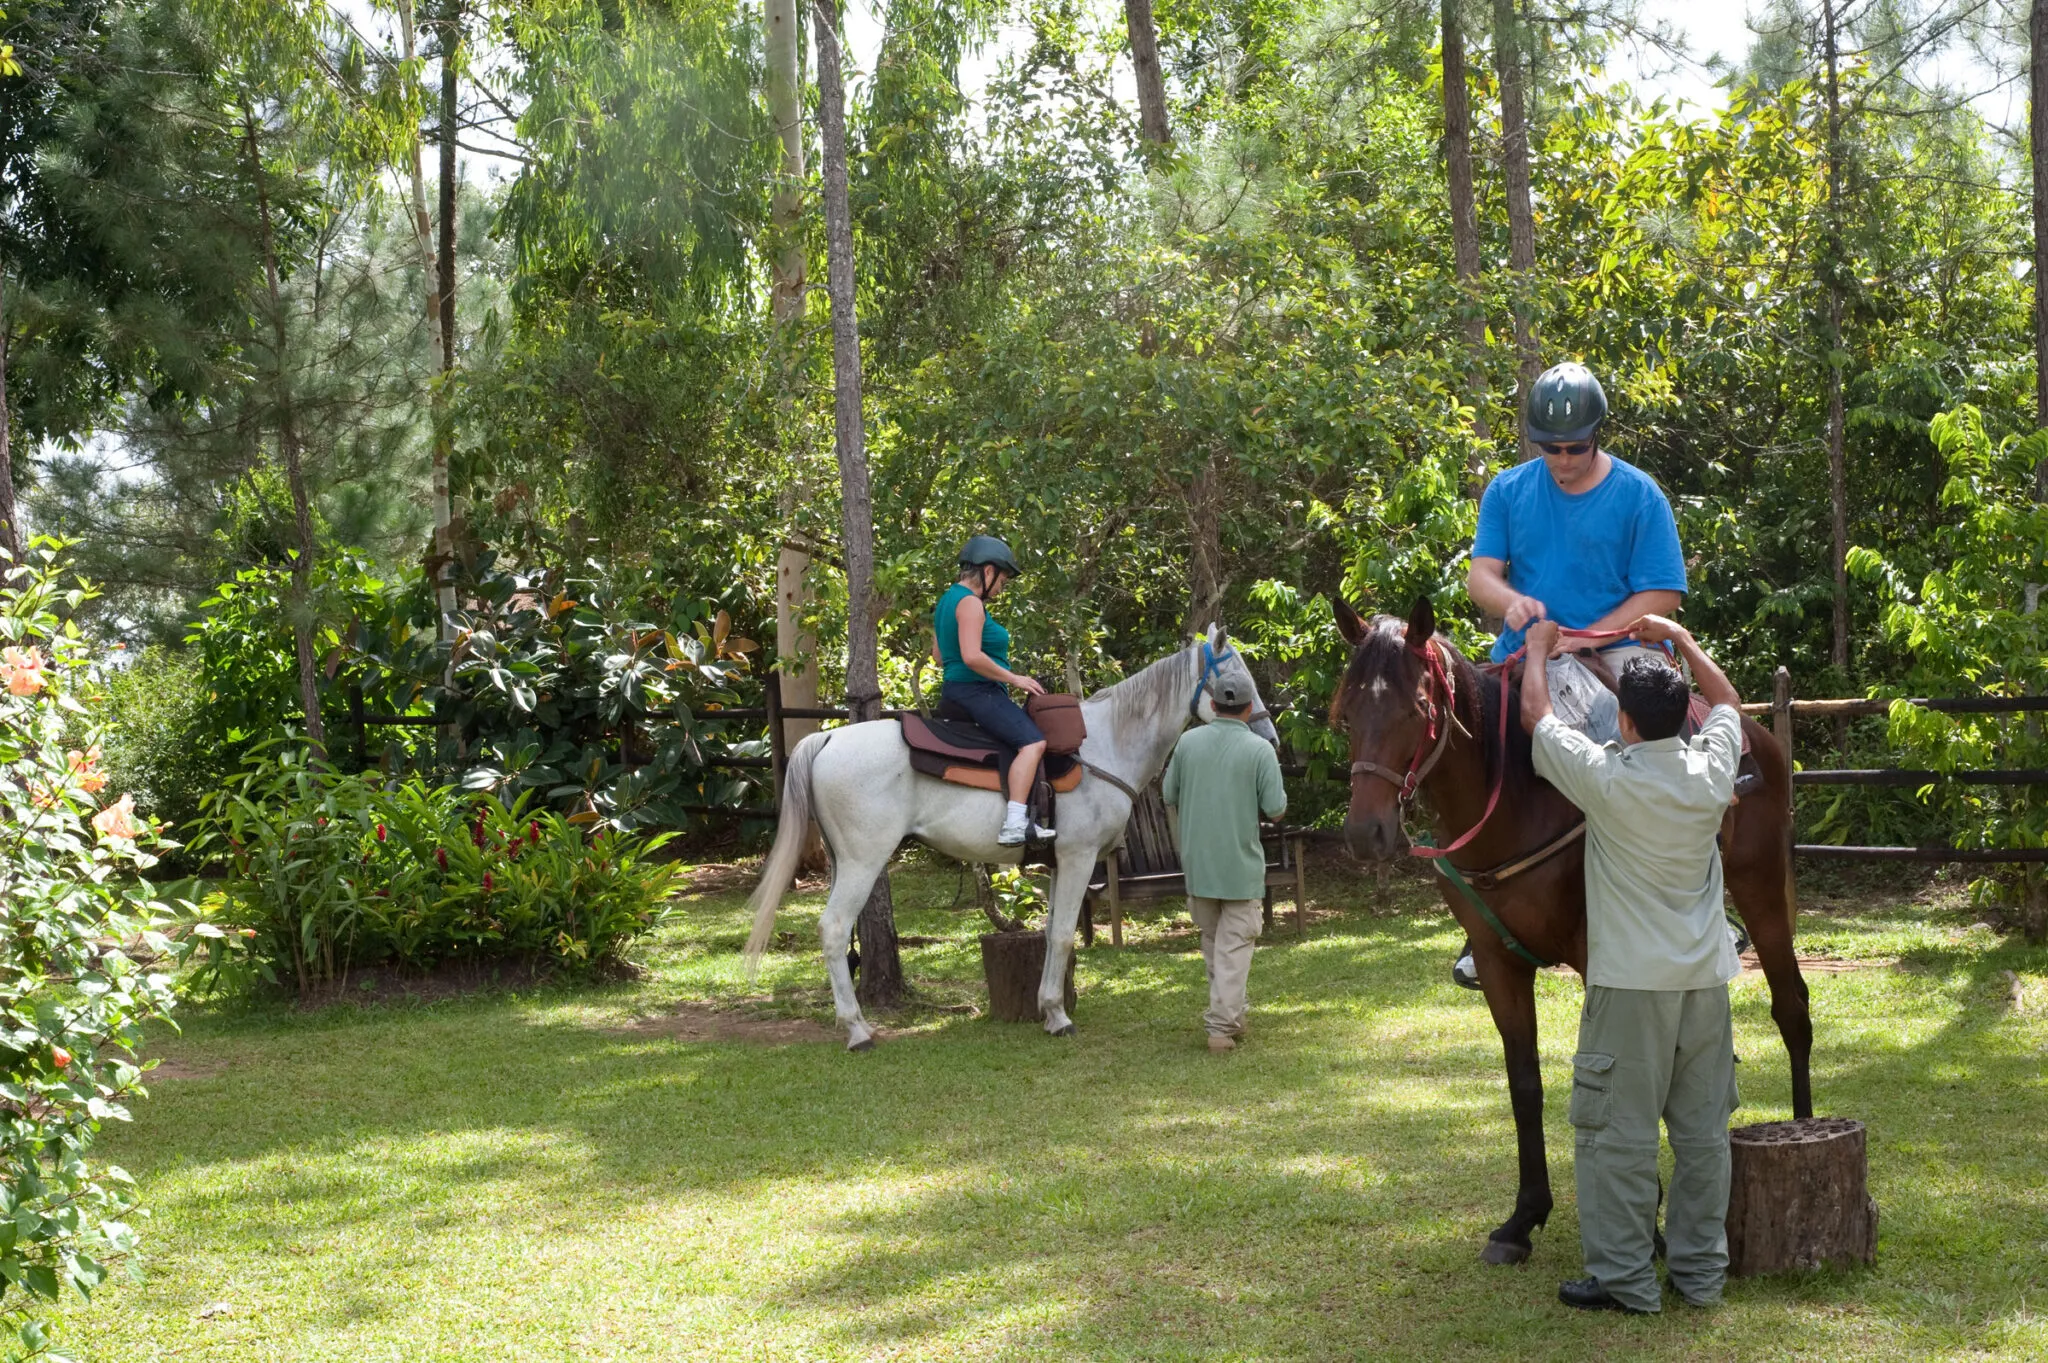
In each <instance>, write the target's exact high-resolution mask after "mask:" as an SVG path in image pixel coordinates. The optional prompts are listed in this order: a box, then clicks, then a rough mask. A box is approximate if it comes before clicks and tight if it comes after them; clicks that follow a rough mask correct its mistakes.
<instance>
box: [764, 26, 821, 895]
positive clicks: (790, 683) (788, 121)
mask: <svg viewBox="0 0 2048 1363" xmlns="http://www.w3.org/2000/svg"><path fill="white" fill-rule="evenodd" d="M761 21H762V26H763V29H764V31H765V33H764V36H765V37H766V39H767V54H768V112H769V116H770V117H771V118H772V119H773V120H774V123H775V138H776V141H777V143H778V144H779V145H780V148H781V164H780V165H779V166H778V168H777V173H776V180H775V191H774V193H773V195H772V196H771V198H770V202H769V225H770V232H771V235H772V241H771V246H770V250H769V272H770V280H769V306H770V314H771V316H772V317H773V319H774V323H775V339H774V346H775V361H776V363H775V369H776V379H777V384H778V386H779V388H780V389H781V391H780V392H779V393H778V394H777V395H776V419H777V422H778V429H777V432H776V442H777V444H778V446H779V447H780V451H781V454H782V464H783V471H784V472H783V477H784V483H783V490H782V498H781V510H782V519H783V522H784V525H783V536H782V542H781V544H780V545H779V546H778V547H777V549H776V555H775V656H776V659H777V660H778V663H779V665H780V666H781V667H782V669H783V671H782V682H781V685H782V699H783V703H784V704H785V705H788V706H792V707H794V708H796V709H815V708H817V704H818V662H817V653H818V639H817V636H816V635H815V634H814V633H812V632H811V630H810V629H809V628H807V627H806V625H805V621H806V620H807V619H808V618H809V617H810V614H811V611H812V609H813V606H814V603H815V602H816V599H817V596H816V592H815V590H814V588H813V587H812V585H811V577H810V573H811V552H810V546H809V544H808V543H807V542H806V541H804V540H803V539H801V538H800V537H799V536H798V535H797V534H796V533H795V526H794V522H795V519H796V512H797V509H798V507H800V506H801V505H802V504H803V502H804V501H805V498H804V495H803V479H804V460H803V458H802V451H801V450H800V449H798V448H795V443H796V441H797V438H798V437H797V431H796V422H795V420H794V411H795V401H794V391H793V390H794V387H795V380H796V374H795V370H796V363H795V361H796V352H797V349H798V347H799V346H800V345H801V343H802V337H803V316H804V287H805V284H806V283H807V278H808V275H809V270H810V266H809V261H808V260H807V259H806V256H805V251H804V241H803V186H804V122H803V115H804V110H803V82H804V72H803V48H802V43H801V39H802V36H803V23H802V14H801V11H800V10H799V9H798V6H797V0H766V3H765V4H764V5H763V6H762V12H761ZM817 727H818V725H817V721H816V720H807V719H798V720H784V721H783V722H782V730H783V745H784V747H785V749H788V748H793V747H795V746H796V744H797V742H798V741H799V740H801V739H802V738H803V737H804V736H805V735H807V734H809V733H811V732H812V731H813V730H815V729H816V728H817ZM817 850H821V849H817ZM815 859H816V858H815V857H814V856H812V855H807V856H806V858H805V860H806V861H812V860H815Z"/></svg>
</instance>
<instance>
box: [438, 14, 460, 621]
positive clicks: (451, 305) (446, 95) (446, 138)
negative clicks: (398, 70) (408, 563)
mask: <svg viewBox="0 0 2048 1363" xmlns="http://www.w3.org/2000/svg"><path fill="white" fill-rule="evenodd" d="M438 36H439V39H440V47H441V101H440V111H439V118H438V124H439V126H438V128H437V130H436V131H437V133H438V135H439V141H440V148H439V150H440V153H441V184H440V221H439V224H438V226H439V229H440V231H439V239H438V242H437V244H436V250H435V257H436V258H435V262H434V280H435V284H434V295H435V296H434V312H435V339H436V340H437V341H438V342H439V343H440V352H441V353H440V361H441V369H440V375H439V377H438V378H437V379H436V380H435V382H434V397H433V423H434V455H433V459H434V465H433V474H432V478H433V491H432V496H433V502H434V552H433V560H434V581H435V592H434V595H435V601H436V604H437V606H438V607H439V610H438V612H437V614H438V615H439V616H440V631H441V635H442V637H443V638H446V637H447V636H448V631H449V628H450V616H451V614H452V613H453V611H454V610H455V586H454V582H453V580H452V578H453V571H454V558H455V550H456V545H455V528H454V526H455V512H454V500H455V499H454V493H453V490H452V488H451V487H450V485H449V464H450V462H451V461H452V459H453V457H454V453H455V422H454V415H453V410H452V401H453V398H454V391H453V385H454V382H455V173H456V163H455V149H456V136H457V134H458V133H459V131H460V111H459V110H458V108H457V101H458V97H459V95H460V79H461V77H460V65H461V62H462V0H443V3H442V10H441V19H440V24H439V31H438Z"/></svg>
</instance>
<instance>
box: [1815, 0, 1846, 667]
mask: <svg viewBox="0 0 2048 1363" xmlns="http://www.w3.org/2000/svg"><path fill="white" fill-rule="evenodd" d="M1821 31H1822V42H1823V43H1824V45H1825V46H1824V53H1825V56H1826V59H1827V85H1826V88H1825V89H1824V90H1823V92H1822V93H1823V96H1824V97H1825V99H1826V100H1827V159H1828V200H1827V260H1826V264H1825V269H1826V270H1827V290H1828V314H1827V345H1828V356H1827V362H1828V380H1827V393H1828V509H1829V513H1830V521H1831V527H1832V531H1833V534H1832V539H1831V547H1830V551H1829V559H1830V567H1832V569H1833V570H1834V578H1835V603H1834V604H1835V610H1834V636H1833V639H1832V640H1831V643H1830V647H1829V650H1828V660H1829V661H1830V662H1832V663H1833V664H1834V665H1835V667H1836V669H1837V670H1838V671H1840V672H1842V673H1844V674H1846V673H1847V672H1848V668H1849V465H1848V455H1847V451H1846V449H1845V448H1844V445H1845V433H1844V430H1843V426H1844V413H1843V408H1842V273H1843V270H1844V269H1845V268H1846V266H1845V262H1844V261H1843V259H1842V256H1843V245H1842V104H1841V93H1842V91H1841V74H1840V70H1839V66H1838V61H1839V46H1838V40H1839V36H1840V35H1839V33H1838V32H1837V28H1836V15H1835V0H1821Z"/></svg>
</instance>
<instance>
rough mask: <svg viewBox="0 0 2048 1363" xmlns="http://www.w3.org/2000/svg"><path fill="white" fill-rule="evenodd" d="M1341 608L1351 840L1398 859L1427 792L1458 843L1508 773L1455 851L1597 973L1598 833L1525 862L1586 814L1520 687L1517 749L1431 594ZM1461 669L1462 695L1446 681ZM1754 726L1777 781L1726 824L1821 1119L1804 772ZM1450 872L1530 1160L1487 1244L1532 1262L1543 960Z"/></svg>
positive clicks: (1526, 921) (1515, 918) (1544, 1215)
mask: <svg viewBox="0 0 2048 1363" xmlns="http://www.w3.org/2000/svg"><path fill="white" fill-rule="evenodd" d="M1335 610H1336V615H1337V628H1338V629H1339V630H1340V631H1341V632H1342V633H1343V635H1344V638H1345V640H1346V641H1347V642H1348V643H1349V644H1350V645H1351V663H1350V665H1349V666H1348V667H1347V668H1346V669H1345V673H1344V679H1343V681H1342V683H1340V684H1339V686H1338V688H1337V694H1336V697H1335V699H1334V700H1333V701H1332V702H1331V705H1330V719H1331V723H1333V724H1334V725H1336V726H1337V728H1338V729H1339V730H1340V731H1342V732H1344V733H1346V734H1348V735H1349V737H1350V741H1351V758H1352V762H1353V766H1352V776H1351V807H1350V810H1349V812H1348V813H1347V814H1346V815H1345V819H1344V837H1345V841H1346V843H1347V844H1348V846H1349V847H1350V849H1351V853H1352V855H1353V856H1356V857H1360V858H1365V859H1370V860H1374V861H1386V860H1389V859H1391V858H1394V857H1399V856H1402V855H1403V854H1405V853H1406V852H1407V850H1408V838H1407V836H1406V835H1405V834H1404V833H1403V832H1402V828H1401V816H1402V814H1403V812H1404V807H1405V805H1406V802H1407V799H1408V798H1409V797H1410V796H1411V795H1413V794H1414V793H1416V792H1418V791H1419V792H1420V793H1422V794H1426V795H1427V796H1428V797H1429V803H1430V807H1431V810H1432V811H1433V813H1434V815H1435V825H1436V836H1437V845H1438V846H1448V845H1450V843H1451V842H1452V841H1454V840H1456V839H1457V838H1460V837H1462V836H1464V835H1465V834H1467V833H1468V832H1471V830H1472V828H1473V826H1474V825H1475V824H1480V823H1481V822H1482V817H1483V816H1484V814H1485V810H1486V808H1487V805H1488V803H1489V795H1490V793H1491V792H1492V789H1493V787H1492V784H1491V783H1492V782H1493V781H1494V780H1496V779H1499V780H1501V781H1502V782H1503V785H1502V787H1501V790H1500V793H1499V804H1498V807H1497V808H1496V809H1494V811H1493V813H1492V815H1491V817H1485V818H1484V821H1483V826H1482V827H1481V828H1480V829H1479V831H1478V832H1477V833H1476V834H1474V835H1473V836H1472V839H1471V841H1470V842H1469V843H1466V844H1465V845H1464V846H1463V847H1462V848H1460V849H1459V850H1458V851H1457V852H1456V853H1455V854H1454V856H1453V857H1452V861H1453V863H1454V864H1455V865H1456V866H1457V867H1458V868H1459V869H1460V870H1461V871H1462V872H1463V874H1464V875H1465V876H1466V878H1467V879H1468V881H1470V882H1471V883H1472V884H1473V885H1474V892H1475V893H1477V894H1478V895H1479V896H1480V897H1481V898H1482V899H1483V900H1484V901H1485V902H1486V904H1487V905H1488V907H1489V908H1490V909H1491V910H1492V911H1493V914H1494V916H1495V917H1496V918H1497V919H1499V922H1500V926H1501V927H1504V928H1505V929H1506V930H1507V931H1508V932H1509V933H1511V934H1512V935H1513V937H1514V939H1515V940H1516V942H1518V943H1519V944H1520V945H1521V946H1522V947H1523V948H1525V949H1526V950H1527V951H1528V952H1529V953H1530V954H1532V955H1534V956H1537V957H1540V958H1542V959H1543V960H1545V961H1551V962H1564V963H1567V964H1569V965H1570V966H1571V967H1572V968H1573V969H1575V970H1577V971H1578V972H1579V973H1580V975H1581V976H1583V975H1584V974H1585V970H1586V876H1585V860H1584V856H1583V848H1584V842H1583V839H1581V840H1578V841H1573V842H1569V843H1567V844H1566V845H1565V846H1564V847H1563V849H1562V850H1560V851H1558V852H1556V853H1555V854H1554V855H1551V856H1548V857H1546V858H1544V859H1543V860H1541V861H1540V862H1537V863H1536V864H1534V865H1530V866H1528V867H1527V869H1513V870H1510V869H1509V868H1513V867H1514V866H1515V864H1516V863H1518V862H1522V861H1524V860H1525V859H1527V858H1528V857H1529V856H1530V854H1532V853H1535V852H1538V851H1540V850H1541V849H1544V848H1548V847H1550V846H1551V845H1552V844H1553V843H1555V842H1558V841H1559V840H1560V839H1562V838H1564V837H1565V836H1566V835H1568V834H1569V833H1570V832H1571V831H1572V829H1573V827H1574V825H1575V824H1576V823H1578V822H1579V821H1580V818H1581V816H1580V814H1579V811H1578V810H1577V809H1576V808H1575V807H1574V806H1573V805H1572V804H1571V803H1570V802H1569V801H1567V800H1566V799H1565V798H1564V796H1562V795H1560V794H1558V793H1557V791H1556V789H1555V788H1553V787H1552V786H1551V785H1550V783H1549V782H1547V781H1545V780H1543V779H1542V778H1541V777H1539V776H1537V775H1536V771H1535V768H1534V767H1533V766H1532V765H1531V762H1530V755H1529V752H1530V749H1529V737H1528V735H1527V734H1525V733H1523V732H1522V726H1521V724H1520V722H1519V716H1520V711H1521V701H1520V695H1519V690H1518V689H1515V690H1512V691H1511V693H1510V694H1509V695H1508V696H1507V697H1506V699H1505V704H1506V705H1507V706H1508V707H1509V708H1508V724H1507V740H1506V744H1505V750H1504V751H1503V748H1502V743H1501V740H1500V729H1501V710H1500V707H1501V705H1502V704H1503V698H1502V696H1501V687H1500V682H1499V679H1498V678H1496V677H1489V676H1485V675H1483V674H1482V673H1481V672H1480V671H1479V669H1478V668H1476V667H1474V666H1473V665H1472V664H1471V663H1470V662H1469V661H1467V660H1466V658H1465V657H1464V655H1462V654H1461V653H1459V652H1458V651H1457V649H1455V648H1454V647H1452V646H1451V643H1450V641H1449V640H1447V639H1444V638H1442V637H1441V636H1439V635H1437V633H1436V610H1435V608H1434V606H1432V605H1431V603H1430V601H1429V600H1428V598H1424V599H1422V600H1420V601H1417V602H1416V603H1415V609H1414V611H1413V612H1412V613H1411V614H1410V616H1409V618H1408V620H1407V621H1406V622H1403V621H1402V620H1400V619H1399V618H1397V617H1395V616H1391V615H1382V616H1377V617H1375V618H1374V619H1373V620H1371V621H1369V622H1368V621H1364V620H1361V619H1360V618H1359V617H1358V615H1357V613H1356V612H1354V611H1353V610H1352V609H1351V608H1350V607H1349V606H1347V605H1345V604H1344V603H1343V602H1342V601H1341V600H1340V601H1338V602H1337V603H1336V605H1335ZM1432 648H1434V649H1436V650H1439V651H1440V652H1439V654H1438V656H1439V657H1440V658H1441V659H1442V660H1443V665H1442V666H1441V667H1437V668H1432V667H1431V666H1429V665H1428V660H1429V658H1430V650H1431V649H1432ZM1432 673H1434V674H1435V675H1432ZM1446 678H1448V680H1449V682H1450V689H1451V692H1452V694H1450V695H1449V696H1445V695H1443V694H1441V692H1442V690H1443V689H1444V685H1445V679H1446ZM1743 728H1744V731H1745V733H1746V734H1747V735H1748V736H1749V739H1750V742H1751V747H1752V749H1753V754H1754V758H1755V761H1756V765H1757V767H1758V768H1760V770H1761V776H1762V784H1761V788H1760V789H1756V790H1753V791H1752V792H1750V793H1749V794H1747V795H1744V796H1743V797H1742V798H1741V799H1740V800H1739V801H1738V802H1737V804H1736V805H1735V806H1734V807H1733V808H1732V809H1730V810H1729V811H1728V816H1727V820H1726V822H1724V823H1723V824H1722V828H1721V843H1722V848H1723V855H1724V864H1725V876H1726V881H1727V885H1728V889H1729V890H1730V892H1732V893H1733V895H1734V896H1735V905H1736V909H1737V910H1738V912H1740V913H1741V915H1742V921H1743V924H1744V925H1745V926H1746V927H1747V928H1748V929H1749V935H1750V939H1751V941H1753V942H1754V943H1755V944H1756V951H1757V956H1758V957H1759V958H1760V960H1761V961H1762V963H1763V968H1764V975H1765V977H1766V978H1767V979H1768V980H1769V982H1770V986H1771V1017H1772V1018H1773V1019H1774V1020H1775V1021H1776V1022H1777V1024H1778V1032H1779V1035H1781V1036H1782V1037H1784V1039H1785V1049H1786V1050H1787V1051H1788V1052H1789V1053H1790V1055H1791V1060H1792V1109H1793V1112H1794V1114H1795V1115H1796V1116H1800V1117H1808V1116H1811V1115H1812V1114H1813V1094H1812V1088H1811V1086H1810V1084H1809V1081H1808V1077H1807V1059H1808V1055H1809V1053H1810V1052H1811V1051H1812V1049H1813V1024H1812V1022H1811V1020H1810V1019H1809V1018H1808V1016H1807V1010H1806V984H1805V982H1804V981H1803V980H1801V979H1800V978H1799V962H1798V960H1797V958H1796V957H1795V956H1794V955H1793V952H1792V899H1791V893H1790V881H1789V879H1788V874H1787V873H1788V871H1789V869H1790V860H1789V859H1790V856H1791V838H1790V836H1789V833H1790V829H1789V822H1790V818H1791V808H1792V799H1791V796H1792V776H1791V771H1790V769H1789V767H1788V765H1787V763H1786V760H1785V756H1784V753H1783V751H1782V750H1781V749H1780V748H1779V747H1778V744H1777V741H1776V740H1775V739H1773V738H1772V737H1771V736H1770V734H1769V733H1768V732H1767V731H1766V730H1764V729H1763V728H1762V727H1761V726H1759V725H1758V724H1756V723H1755V722H1754V721H1753V720H1744V721H1743ZM1439 740H1441V741H1439ZM1431 753H1434V756H1433V757H1432V756H1431V755H1430V754H1431ZM1404 774H1406V775H1405V776H1404ZM1504 871H1505V872H1506V873H1505V874H1503V872H1504ZM1438 879H1439V881H1440V884H1441V887H1442V890H1443V896H1444V902H1445V903H1446V904H1448V905H1449V906H1450V910H1451V913H1452V914H1453V915H1455V916H1456V918H1457V920H1458V923H1459V925H1460V926H1461V927H1463V928H1464V929H1465V931H1466V932H1467V933H1469V934H1470V935H1471V938H1472V955H1473V961H1474V963H1475V964H1476V965H1477V966H1478V968H1479V983H1480V986H1481V988H1483V989H1484V990H1485V993H1486V1006H1487V1007H1488V1008H1489V1009H1490V1010H1491V1011H1492V1013H1493V1025H1494V1026H1495V1027H1496V1028H1497V1029H1498V1030H1499V1032H1500V1037H1501V1044H1502V1047H1503V1048H1504V1049H1505V1051H1506V1053H1507V1067H1508V1095H1509V1100H1510V1102H1511V1103H1512V1104H1513V1106H1514V1113H1515V1146H1516V1151H1517V1154H1518V1156H1519V1160H1520V1165H1521V1170H1520V1173H1521V1188H1520V1190H1519V1192H1518V1193H1517V1194H1516V1196H1515V1210H1514V1214H1513V1215H1511V1216H1509V1217H1508V1219H1507V1220H1506V1221H1504V1222H1502V1223H1501V1224H1500V1225H1499V1226H1498V1227H1496V1228H1495V1229H1494V1231H1493V1233H1492V1235H1490V1236H1489V1237H1488V1238H1487V1245H1486V1249H1485V1251H1484V1252H1483V1253H1482V1255H1481V1257H1482V1258H1483V1259H1484V1260H1485V1261H1486V1262H1487V1263H1490V1264H1513V1263H1520V1262H1521V1261H1522V1260H1524V1259H1526V1258H1528V1257H1529V1232H1530V1231H1532V1230H1533V1229H1535V1228H1536V1227H1538V1226H1541V1225H1542V1224H1543V1223H1544V1222H1545V1221H1546V1220H1548V1219H1549V1216H1550V1208H1551V1196H1550V1166H1549V1164H1548V1162H1547V1161H1546V1159H1545V1156H1544V1150H1543V1076H1542V1073H1541V1070H1540V1068H1539V1066H1538V1063H1537V1057H1536V978H1535V972H1536V966H1535V964H1534V963H1533V962H1531V961H1529V960H1527V959H1524V958H1523V957H1522V956H1521V955H1519V954H1517V953H1516V952H1515V950H1514V949H1513V948H1512V947H1511V946H1510V944H1509V943H1508V942H1506V941H1504V940H1503V938H1502V936H1501V933H1500V932H1499V931H1498V930H1497V929H1496V928H1495V927H1494V926H1492V925H1489V924H1488V923H1487V922H1486V920H1485V918H1484V917H1483V916H1482V915H1481V914H1480V913H1479V911H1478V910H1477V909H1476V908H1474V907H1473V905H1472V904H1471V903H1470V902H1469V901H1468V900H1467V899H1466V898H1465V896H1464V894H1463V893H1462V892H1460V891H1459V889H1458V888H1457V887H1456V886H1454V885H1453V884H1452V883H1451V882H1450V881H1449V879H1447V878H1445V877H1441V876H1440V877H1439V878H1438ZM1496 879H1497V881H1498V883H1496Z"/></svg>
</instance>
